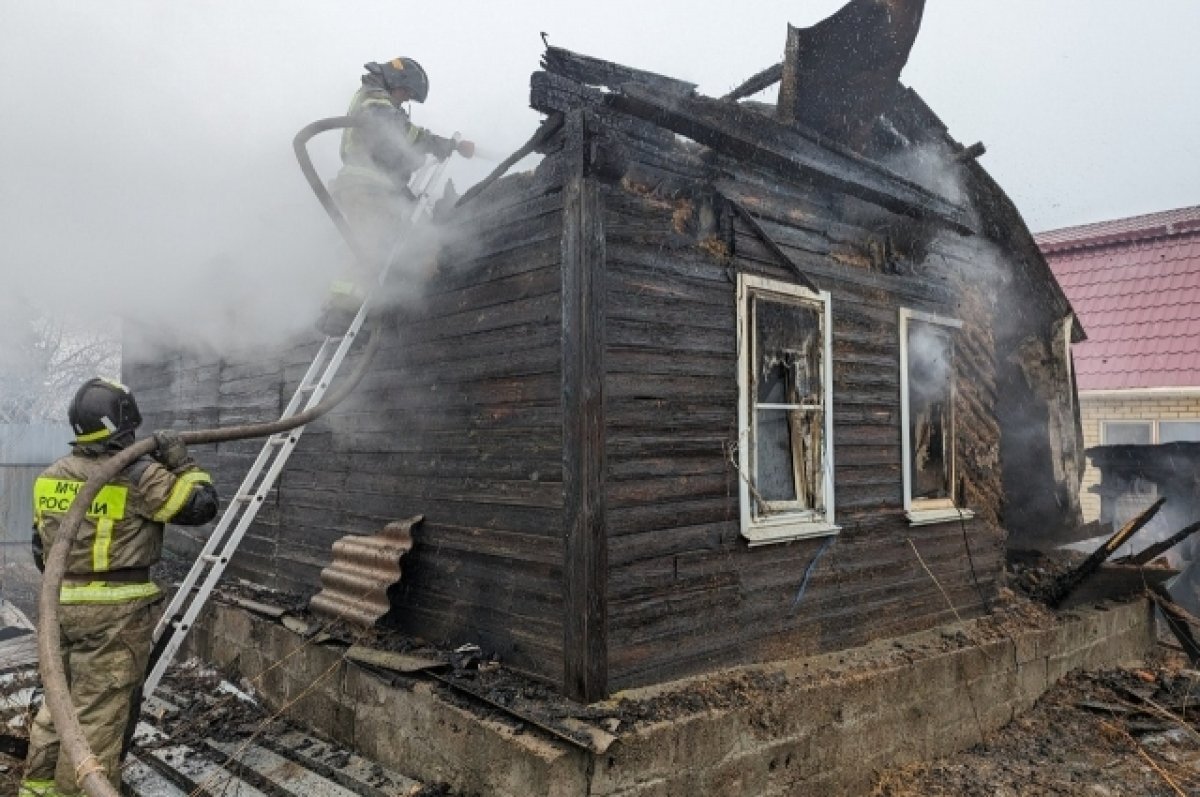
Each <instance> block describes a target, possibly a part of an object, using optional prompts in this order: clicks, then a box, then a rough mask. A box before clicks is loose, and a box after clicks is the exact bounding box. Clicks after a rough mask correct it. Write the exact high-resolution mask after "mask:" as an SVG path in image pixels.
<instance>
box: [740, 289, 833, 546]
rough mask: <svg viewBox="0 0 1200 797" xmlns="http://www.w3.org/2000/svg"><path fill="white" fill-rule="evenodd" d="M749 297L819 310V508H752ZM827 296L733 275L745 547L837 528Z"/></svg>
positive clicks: (754, 502) (818, 534) (820, 534)
mask: <svg viewBox="0 0 1200 797" xmlns="http://www.w3.org/2000/svg"><path fill="white" fill-rule="evenodd" d="M754 296H762V297H765V298H767V299H775V300H777V301H780V302H785V303H791V304H810V305H813V306H815V307H816V309H818V310H819V312H820V316H821V326H822V329H821V332H822V354H821V357H822V362H821V380H822V385H821V388H822V396H823V401H824V419H823V421H824V423H823V425H822V440H821V448H822V456H821V462H822V471H823V474H822V477H821V487H822V493H823V498H824V511H819V510H811V509H802V510H795V511H788V509H787V508H786V507H782V506H781V505H779V504H774V505H768V506H769V507H770V508H772V509H776V510H777V511H774V512H771V513H770V514H769V515H767V516H763V515H760V514H759V513H757V512H756V511H755V507H756V505H757V504H759V503H763V502H762V501H761V499H756V498H755V496H753V495H752V494H751V481H752V480H753V478H754V474H755V464H754V457H753V453H754V439H753V436H754V430H755V428H756V424H755V418H754V415H755V407H756V406H757V402H756V401H755V397H754V396H753V395H752V391H753V389H754V384H753V383H754V380H753V379H752V378H751V368H753V367H754V363H752V362H751V357H752V355H753V351H754V346H753V343H754V341H753V336H754V328H753V318H752V313H751V311H750V301H751V299H752V298H753V297H754ZM831 319H832V314H831V313H830V296H829V292H828V291H811V290H808V289H807V288H804V287H801V286H799V285H795V284H793V283H789V282H784V281H782V280H774V279H769V278H767V277H758V276H754V275H750V274H738V280H737V341H738V362H737V367H738V446H737V452H738V463H737V464H738V471H739V479H738V499H739V505H740V515H741V533H742V537H744V538H745V539H746V541H747V543H748V544H749V545H750V546H752V547H753V546H756V545H766V544H770V543H780V542H790V541H792V540H801V539H807V538H811V537H824V536H828V535H830V534H836V533H837V532H839V531H840V530H841V529H840V528H839V527H838V526H837V525H836V524H835V523H834V490H833V473H834V469H833V335H832V330H831V326H832V323H831Z"/></svg>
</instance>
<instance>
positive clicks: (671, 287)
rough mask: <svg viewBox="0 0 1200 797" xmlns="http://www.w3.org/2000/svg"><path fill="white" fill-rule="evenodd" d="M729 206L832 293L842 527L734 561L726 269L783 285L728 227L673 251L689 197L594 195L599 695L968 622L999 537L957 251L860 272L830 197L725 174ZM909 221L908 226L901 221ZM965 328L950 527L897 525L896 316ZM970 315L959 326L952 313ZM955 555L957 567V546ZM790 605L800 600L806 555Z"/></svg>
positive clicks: (857, 238) (771, 257) (740, 229)
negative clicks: (601, 348) (602, 398)
mask: <svg viewBox="0 0 1200 797" xmlns="http://www.w3.org/2000/svg"><path fill="white" fill-rule="evenodd" d="M719 166H720V168H721V170H722V171H723V172H724V173H726V174H730V175H732V176H731V178H729V179H727V180H726V181H725V182H723V183H722V185H721V188H722V191H723V192H724V193H726V194H728V195H729V196H731V197H736V198H737V200H738V201H739V202H741V203H742V204H743V205H744V206H745V207H747V208H749V209H752V210H753V212H754V213H755V215H756V217H757V222H758V224H759V226H760V227H762V228H763V230H764V231H765V232H767V233H768V235H769V236H770V237H771V238H772V239H773V240H774V241H775V242H776V243H777V244H778V245H779V247H780V248H781V249H782V250H783V251H784V252H785V253H786V255H787V256H788V257H789V258H790V259H791V260H792V261H793V262H794V263H796V264H798V265H799V266H800V267H801V269H802V270H803V271H804V272H805V273H806V275H807V276H808V277H809V278H810V279H811V280H812V281H814V282H815V283H816V284H817V286H818V287H820V288H822V289H824V290H828V291H830V293H831V294H832V324H833V327H832V328H833V358H834V385H833V396H834V398H833V402H834V448H835V454H834V457H835V464H836V472H835V493H836V513H837V522H838V523H839V524H840V525H841V526H842V528H843V531H842V532H841V534H840V535H839V536H837V537H834V538H832V541H831V542H830V543H829V544H828V546H826V544H825V541H824V540H820V539H818V540H810V541H801V542H794V543H788V544H779V545H766V546H763V547H760V548H748V547H747V546H746V544H745V542H744V541H743V540H742V539H741V537H740V534H739V520H738V503H737V502H738V498H737V495H738V485H737V478H738V476H737V473H736V471H735V469H734V467H733V465H732V464H731V460H730V457H729V449H730V446H731V445H732V444H733V443H734V442H735V441H736V439H737V378H736V368H737V354H736V352H737V345H736V329H737V326H736V303H735V288H734V285H733V283H732V282H731V279H730V274H731V272H730V270H729V268H728V267H730V266H732V267H733V268H734V269H737V270H743V271H747V272H752V273H757V274H762V275H766V276H770V277H773V278H776V279H781V280H788V281H792V282H795V281H796V276H795V274H794V273H792V272H791V271H790V270H789V269H788V268H787V267H785V266H783V265H781V263H780V260H779V258H778V257H777V255H776V254H775V253H773V252H772V251H770V250H769V249H768V248H767V247H766V246H764V244H763V243H762V241H761V240H760V238H759V237H758V236H757V235H756V234H754V233H752V231H751V230H750V229H749V228H748V227H747V226H746V225H745V224H744V223H743V222H742V221H741V220H735V221H733V223H732V235H733V237H732V259H731V260H723V259H722V258H720V257H717V256H714V255H713V254H710V252H709V251H706V250H705V249H703V248H701V247H698V246H696V245H695V241H694V240H693V241H691V242H690V244H689V243H685V242H684V236H683V235H681V234H680V233H681V231H680V229H679V220H680V218H681V217H686V216H687V215H688V212H689V211H688V209H687V207H686V204H687V201H686V200H684V199H678V200H676V201H675V202H670V201H664V200H663V199H662V198H661V197H654V196H646V195H644V194H640V193H639V192H638V191H636V190H633V191H631V190H628V189H629V188H630V186H629V183H628V181H626V185H625V188H620V187H614V188H612V189H610V190H609V191H608V192H607V193H606V198H607V209H606V229H607V236H608V259H607V267H606V281H607V286H608V293H607V306H606V312H607V329H606V335H607V348H606V350H605V354H604V356H605V362H606V383H605V389H606V407H607V423H606V429H607V438H608V451H607V457H608V471H607V479H608V480H607V484H606V489H607V492H606V495H607V507H608V509H607V512H608V523H609V535H610V553H609V557H610V572H611V576H610V585H609V623H610V631H609V645H610V676H611V682H610V683H611V686H612V688H614V689H615V688H622V687H626V686H631V685H634V684H642V683H649V682H653V681H656V680H660V679H662V678H665V677H671V676H677V675H682V674H686V673H690V672H696V671H701V670H704V669H707V668H709V667H712V666H714V665H717V664H724V663H732V662H746V661H754V660H758V659H761V658H764V657H770V656H782V655H795V654H804V653H810V652H816V651H824V650H833V649H840V648H845V647H850V646H853V645H856V644H859V643H862V642H865V641H867V640H869V639H874V638H879V637H883V636H888V635H892V634H897V633H903V632H906V631H911V630H914V629H917V628H923V627H928V626H932V625H934V624H936V623H938V622H944V621H945V620H947V619H952V618H953V617H954V612H953V611H952V610H951V608H950V607H949V606H948V605H947V603H946V600H945V598H944V597H943V596H942V594H941V592H940V591H939V588H938V585H937V584H936V583H934V580H933V579H931V578H930V576H929V575H928V574H927V573H926V572H925V570H924V568H923V567H922V565H921V563H920V561H919V560H918V558H917V556H916V555H915V554H914V552H913V549H912V546H911V545H910V543H909V540H911V541H912V544H913V545H915V546H916V548H917V549H918V550H919V551H920V554H921V557H922V558H923V559H924V561H925V563H926V564H927V565H928V566H929V568H930V569H931V570H932V571H933V574H934V575H935V576H936V578H937V580H938V581H939V582H940V583H941V586H942V587H943V588H944V589H945V590H946V592H947V593H948V595H949V596H950V600H951V602H952V603H953V604H954V607H955V608H956V609H957V611H958V613H959V614H961V615H964V616H965V615H969V614H974V613H977V612H979V611H980V610H981V609H982V607H983V604H984V601H985V600H986V599H987V597H986V596H989V595H992V594H994V593H995V590H996V587H997V583H998V579H999V577H1000V569H1001V557H1002V545H1003V542H1002V540H1003V533H1002V531H1001V530H1000V528H999V526H998V524H997V515H998V510H999V505H1000V497H1001V486H1000V478H999V470H998V446H999V428H998V425H997V422H996V418H995V402H996V395H995V389H996V388H995V368H996V366H995V358H994V353H993V340H992V337H991V334H990V324H991V320H992V319H991V317H990V315H989V314H988V312H987V310H986V307H984V306H983V305H984V302H983V301H982V300H974V299H972V298H971V297H970V296H969V295H963V294H962V293H960V292H959V289H960V288H961V287H962V285H961V283H958V284H956V282H955V281H954V279H953V278H952V275H953V274H954V273H956V272H957V271H958V264H956V263H955V262H954V261H953V254H951V253H942V254H939V255H938V257H939V258H941V260H942V264H941V265H940V266H939V268H937V269H930V271H929V273H926V274H923V275H921V276H919V277H914V276H913V275H906V276H896V275H889V274H884V273H880V272H879V271H878V270H877V269H875V268H874V267H873V265H872V254H871V252H872V249H873V246H872V244H871V242H872V241H873V240H876V241H877V239H878V233H877V232H876V231H874V229H873V227H867V226H865V225H864V226H859V225H857V224H855V223H853V222H852V221H851V219H853V218H854V216H855V215H856V214H855V213H854V212H852V208H851V206H849V205H847V204H845V202H844V200H843V199H839V198H837V197H834V196H831V195H827V194H825V195H823V194H820V193H818V192H815V191H807V190H802V189H798V188H788V187H785V186H783V185H780V184H775V185H768V180H767V178H766V177H765V176H764V175H761V174H756V173H755V172H754V171H753V170H750V169H746V168H744V167H742V166H739V165H738V164H736V163H732V162H724V161H722V162H721V163H720V164H719ZM900 223H904V222H900ZM902 306H906V307H911V308H914V309H921V310H926V311H931V312H938V313H941V314H944V315H952V316H957V317H960V318H962V320H963V321H964V327H963V329H962V330H961V333H960V335H959V336H958V337H957V339H956V346H957V347H958V351H959V356H958V357H957V358H956V362H957V367H958V374H957V379H956V381H957V383H958V385H959V391H958V394H957V406H956V408H955V410H956V414H957V416H958V419H959V423H958V424H957V429H958V441H957V446H958V447H957V460H958V463H959V473H960V475H961V476H962V477H963V486H964V488H965V493H966V503H967V505H968V506H969V507H970V508H972V509H974V510H975V511H976V512H977V516H976V517H975V518H974V519H972V520H968V521H966V522H965V523H961V524H960V523H957V522H956V523H943V524H938V525H933V526H926V527H912V526H910V525H909V523H908V521H907V519H906V518H905V517H904V514H903V508H902V507H903V495H902V480H901V444H900V381H899V340H898V334H899V329H898V313H899V309H900V307H902ZM964 316H965V317H964ZM968 545H969V546H970V554H971V555H970V556H968V551H967V546H968ZM819 554H820V556H821V558H820V560H819V561H818V563H817V565H816V566H815V568H814V569H813V570H812V575H811V580H810V582H809V585H808V587H807V590H806V591H805V593H804V595H803V596H802V597H801V598H800V599H799V600H797V598H798V590H799V587H800V584H801V582H802V581H803V580H804V575H805V572H806V570H807V569H808V568H809V565H810V564H811V563H812V562H813V560H814V557H816V556H818V555H819Z"/></svg>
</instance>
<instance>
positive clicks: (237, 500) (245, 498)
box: [230, 493, 254, 504]
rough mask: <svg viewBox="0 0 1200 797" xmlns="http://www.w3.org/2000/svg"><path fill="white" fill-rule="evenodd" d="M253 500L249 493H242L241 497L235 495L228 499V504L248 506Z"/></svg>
mask: <svg viewBox="0 0 1200 797" xmlns="http://www.w3.org/2000/svg"><path fill="white" fill-rule="evenodd" d="M253 500H254V496H253V495H251V494H250V493H242V494H241V495H235V496H234V497H233V498H232V499H230V503H234V504H248V503H250V502H251V501H253Z"/></svg>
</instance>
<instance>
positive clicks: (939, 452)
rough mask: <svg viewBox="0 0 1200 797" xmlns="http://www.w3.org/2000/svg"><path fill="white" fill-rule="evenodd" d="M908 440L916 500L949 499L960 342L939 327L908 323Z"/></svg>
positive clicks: (952, 468) (917, 322)
mask: <svg viewBox="0 0 1200 797" xmlns="http://www.w3.org/2000/svg"><path fill="white" fill-rule="evenodd" d="M907 344H908V418H909V428H908V439H909V445H910V452H909V456H910V460H909V467H910V471H911V474H912V482H911V484H912V499H913V501H914V502H915V501H947V500H950V499H951V497H952V487H953V485H952V481H953V478H954V475H953V474H954V467H953V458H954V431H953V430H954V424H953V410H952V407H953V398H954V344H953V340H952V338H951V335H950V330H949V329H947V328H946V327H943V326H941V325H938V324H929V323H925V322H921V321H916V320H910V321H909V323H908V341H907Z"/></svg>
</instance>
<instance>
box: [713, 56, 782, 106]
mask: <svg viewBox="0 0 1200 797" xmlns="http://www.w3.org/2000/svg"><path fill="white" fill-rule="evenodd" d="M782 78H783V62H782V61H780V62H779V63H778V64H772V65H771V66H769V67H767V68H766V69H764V70H763V71H761V72H758V73H756V74H754V75H751V76H750V77H748V78H747V79H746V80H745V81H743V82H742V83H741V84H740V85H739V86H738V87H737V88H735V89H734V90H733V91H731V92H729V93H728V94H726V95H725V96H724V97H722V98H721V99H723V100H740V99H742V98H743V97H749V96H750V95H751V94H757V93H758V92H760V91H762V90H763V89H765V88H767V87H769V86H773V85H775V84H776V83H778V82H779V81H780V80H781V79H782Z"/></svg>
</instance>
